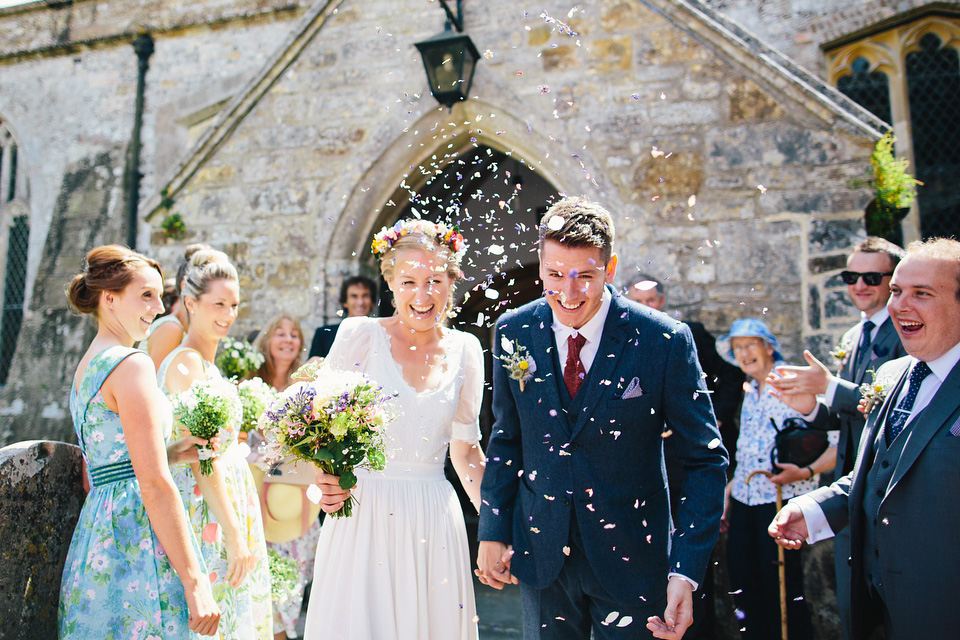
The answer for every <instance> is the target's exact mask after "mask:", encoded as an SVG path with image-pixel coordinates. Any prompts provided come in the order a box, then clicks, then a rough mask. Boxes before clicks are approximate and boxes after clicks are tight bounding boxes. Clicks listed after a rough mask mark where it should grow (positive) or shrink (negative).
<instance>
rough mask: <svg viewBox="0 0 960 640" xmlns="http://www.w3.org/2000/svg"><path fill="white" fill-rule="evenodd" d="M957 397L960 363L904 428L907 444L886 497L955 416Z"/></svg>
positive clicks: (958, 395)
mask: <svg viewBox="0 0 960 640" xmlns="http://www.w3.org/2000/svg"><path fill="white" fill-rule="evenodd" d="M958 397H960V363H958V364H956V365H954V367H953V369H952V370H951V371H950V373H949V375H947V379H946V380H944V381H943V383H942V384H941V385H940V388H939V389H937V393H936V394H935V395H934V396H933V398H931V399H930V404H928V405H927V406H926V408H924V409H923V411H921V412H920V414H919V415H917V416H916V417H915V418H914V419H913V420H912V421H911V423H910V424H909V425H908V427H907V428H906V433H905V434H904V435H906V436H907V441H906V442H905V443H904V445H903V453H901V454H900V460H899V461H898V462H897V468H896V469H894V472H893V478H892V479H891V481H890V487H889V489H888V490H887V493H889V492H890V491H892V490H893V488H894V487H895V486H896V485H897V482H899V481H900V478H902V477H903V476H904V474H905V473H906V472H907V471H909V470H910V467H911V466H912V465H913V463H914V462H916V461H917V458H918V457H920V454H921V453H922V452H923V450H924V449H925V448H926V447H927V445H928V444H929V443H930V440H931V439H932V438H933V437H934V436H935V435H936V433H937V432H938V431H939V430H940V428H941V427H943V425H944V423H946V422H947V421H948V420H949V419H950V418H951V417H952V416H953V415H954V414H955V413H956V412H957V405H958V401H957V398H958Z"/></svg>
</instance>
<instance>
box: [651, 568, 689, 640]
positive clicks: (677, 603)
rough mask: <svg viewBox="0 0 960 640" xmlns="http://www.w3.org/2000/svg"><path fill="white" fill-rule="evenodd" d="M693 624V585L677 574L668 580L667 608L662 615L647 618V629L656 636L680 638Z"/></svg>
mask: <svg viewBox="0 0 960 640" xmlns="http://www.w3.org/2000/svg"><path fill="white" fill-rule="evenodd" d="M691 624H693V585H692V584H690V583H689V582H687V581H686V580H684V579H683V578H678V577H677V576H672V577H671V578H670V580H669V581H668V582H667V608H666V609H665V610H664V612H663V619H662V620H661V619H660V616H652V617H650V618H647V629H649V630H650V631H651V632H653V637H654V638H665V639H668V640H680V638H682V637H683V634H684V633H686V631H687V629H688V628H689V627H690V625H691Z"/></svg>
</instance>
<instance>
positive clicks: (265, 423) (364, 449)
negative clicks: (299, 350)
mask: <svg viewBox="0 0 960 640" xmlns="http://www.w3.org/2000/svg"><path fill="white" fill-rule="evenodd" d="M298 373H299V372H298ZM311 374H312V379H309V380H303V377H302V376H301V377H298V376H297V375H295V376H294V377H295V379H300V380H301V381H300V382H296V383H294V384H293V385H291V386H290V387H289V388H288V389H287V390H286V391H284V392H283V393H281V394H280V395H279V397H278V398H277V399H276V400H275V401H274V402H272V403H271V404H270V406H268V407H267V409H266V411H264V413H263V415H262V416H261V418H260V422H259V426H260V429H261V430H262V431H263V433H264V437H265V438H266V444H265V445H264V446H263V447H262V448H261V454H262V459H263V461H264V462H266V463H267V464H270V463H271V462H275V461H278V460H280V459H281V458H283V457H284V456H286V455H293V456H294V457H296V458H298V459H300V460H307V461H309V462H312V463H313V464H315V465H316V466H317V467H319V468H320V469H322V470H323V471H324V472H325V473H328V474H330V475H334V476H339V477H340V487H341V488H343V489H350V488H352V487H353V486H354V485H356V483H357V476H356V474H355V473H354V470H355V469H360V468H363V469H371V470H373V471H381V470H383V468H384V465H385V464H386V455H385V451H384V444H383V436H382V429H383V427H384V426H385V425H386V424H387V423H389V422H390V420H391V415H390V412H389V409H388V406H387V405H388V402H389V400H390V399H391V397H392V396H390V395H388V394H386V393H384V391H383V389H382V388H381V387H378V386H376V385H375V384H374V383H373V382H372V381H371V380H370V379H369V378H367V377H366V376H364V375H363V374H361V373H357V372H353V371H335V370H332V369H328V368H321V369H319V370H316V371H312V372H311ZM355 501H356V499H355V498H353V497H352V496H351V498H350V500H348V501H346V502H345V503H344V505H343V507H342V508H341V509H340V510H339V511H337V512H335V513H333V514H331V515H333V516H334V517H341V516H349V515H351V514H352V513H353V503H354V502H355Z"/></svg>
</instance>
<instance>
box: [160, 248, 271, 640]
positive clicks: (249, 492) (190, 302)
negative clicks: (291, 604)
mask: <svg viewBox="0 0 960 640" xmlns="http://www.w3.org/2000/svg"><path fill="white" fill-rule="evenodd" d="M181 294H182V301H183V305H184V307H185V309H186V312H187V318H188V325H187V335H186V337H185V338H184V340H183V343H182V344H181V345H180V346H179V347H177V348H176V349H174V350H173V351H171V352H170V354H169V355H167V357H166V358H164V360H163V362H162V363H161V364H160V367H159V369H158V370H157V379H158V380H159V382H160V386H161V388H162V389H163V390H164V392H165V393H167V394H168V395H174V394H177V393H181V392H183V391H186V390H188V389H189V388H190V385H191V383H193V382H194V381H195V380H202V379H206V378H218V379H222V376H221V375H220V371H219V370H218V369H217V367H216V365H214V364H213V360H214V356H215V355H216V353H217V345H218V344H219V343H220V340H221V339H222V338H225V337H226V336H227V334H228V333H229V332H230V328H231V327H232V326H233V322H234V320H236V318H237V308H238V306H239V304H240V286H239V284H238V279H237V270H236V268H235V267H234V266H233V265H232V264H230V260H229V259H228V258H227V256H226V254H224V253H223V252H221V251H215V250H212V249H205V250H200V251H197V252H196V253H195V254H193V256H191V258H190V263H189V266H188V267H187V269H186V272H185V274H184V276H183V279H182V282H181ZM222 386H223V388H224V392H225V393H232V394H236V388H235V387H234V386H232V385H227V384H225V385H222ZM237 401H238V402H239V399H238V400H237ZM239 427H240V425H239V424H224V425H221V428H220V438H219V440H220V442H219V445H220V447H219V455H218V457H216V458H215V459H214V460H213V461H212V463H213V472H212V473H211V474H210V475H203V474H202V473H201V472H200V466H199V463H197V462H191V463H190V464H189V466H188V465H183V464H182V465H178V466H175V467H174V468H173V478H174V481H175V482H176V484H177V487H178V488H179V489H180V496H181V498H182V499H183V502H184V504H185V505H186V507H187V515H188V517H189V518H190V522H191V524H192V525H193V529H194V532H195V533H196V534H197V537H198V538H199V539H200V549H201V551H202V553H203V558H204V561H205V562H206V564H207V569H208V571H210V581H211V583H212V585H213V595H214V597H215V598H216V600H217V603H218V604H219V605H220V609H221V610H222V611H223V617H222V619H221V621H220V637H221V638H222V639H223V640H237V639H243V640H247V639H257V640H271V638H272V637H273V633H272V628H273V624H272V613H271V606H270V572H269V565H268V562H267V548H266V545H265V543H264V537H263V523H262V520H261V515H260V502H259V499H258V497H257V490H256V486H255V485H254V482H253V476H252V475H251V473H250V469H249V467H248V465H247V462H246V458H245V457H244V454H243V453H241V452H240V448H239V447H238V446H237V434H238V432H239Z"/></svg>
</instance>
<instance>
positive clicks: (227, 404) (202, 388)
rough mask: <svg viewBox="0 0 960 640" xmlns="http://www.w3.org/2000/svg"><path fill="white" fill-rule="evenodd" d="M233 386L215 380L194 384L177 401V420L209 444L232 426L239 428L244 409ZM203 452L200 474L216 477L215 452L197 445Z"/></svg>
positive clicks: (201, 454) (178, 396)
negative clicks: (214, 474) (212, 474)
mask: <svg viewBox="0 0 960 640" xmlns="http://www.w3.org/2000/svg"><path fill="white" fill-rule="evenodd" d="M230 386H231V385H229V383H226V382H224V381H223V380H217V379H215V378H207V379H203V380H194V381H193V383H192V384H191V385H190V388H189V389H187V390H186V391H183V392H181V393H178V394H177V395H176V396H175V397H174V400H173V416H174V418H176V419H177V421H178V422H179V423H180V424H181V425H183V426H184V427H185V428H186V429H187V431H189V432H190V434H191V435H194V436H197V437H198V438H204V439H205V440H209V439H210V438H213V437H214V436H217V435H219V434H220V432H221V430H224V429H226V428H227V427H228V425H237V424H238V423H239V422H240V417H241V415H242V413H243V409H242V407H241V405H240V401H239V399H238V398H237V394H236V392H235V391H233V390H232V389H231V388H230ZM197 448H198V449H199V450H200V473H202V474H203V475H205V476H208V475H210V474H211V473H213V458H214V457H215V454H214V451H213V449H211V448H210V446H209V445H202V446H201V445H197Z"/></svg>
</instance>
